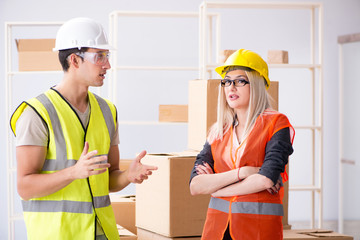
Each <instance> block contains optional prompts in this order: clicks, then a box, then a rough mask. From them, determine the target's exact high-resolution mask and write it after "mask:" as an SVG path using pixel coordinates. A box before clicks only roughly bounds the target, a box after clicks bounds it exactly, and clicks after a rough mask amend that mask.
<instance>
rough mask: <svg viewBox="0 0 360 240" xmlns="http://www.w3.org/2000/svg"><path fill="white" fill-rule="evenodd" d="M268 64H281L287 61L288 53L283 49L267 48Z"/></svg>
mask: <svg viewBox="0 0 360 240" xmlns="http://www.w3.org/2000/svg"><path fill="white" fill-rule="evenodd" d="M267 57H268V59H267V63H268V64H273V63H274V64H282V63H289V54H288V52H287V51H283V50H269V51H268V56H267Z"/></svg>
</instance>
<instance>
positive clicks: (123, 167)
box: [119, 159, 133, 171]
mask: <svg viewBox="0 0 360 240" xmlns="http://www.w3.org/2000/svg"><path fill="white" fill-rule="evenodd" d="M132 161H133V159H120V161H119V169H120V170H121V171H125V170H127V169H128V168H129V166H130V164H131V162H132Z"/></svg>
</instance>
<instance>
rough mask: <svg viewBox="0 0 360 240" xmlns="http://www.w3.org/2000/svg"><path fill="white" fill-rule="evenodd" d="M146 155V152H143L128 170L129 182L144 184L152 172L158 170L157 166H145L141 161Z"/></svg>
mask: <svg viewBox="0 0 360 240" xmlns="http://www.w3.org/2000/svg"><path fill="white" fill-rule="evenodd" d="M145 155H146V151H142V152H141V153H140V154H139V155H138V156H137V157H136V158H135V159H134V160H133V161H132V163H131V164H130V166H129V169H128V180H129V181H130V182H132V183H142V182H143V181H144V180H145V179H148V176H149V175H151V174H152V171H154V170H157V167H155V166H148V165H143V164H142V163H141V159H142V158H143V157H144V156H145Z"/></svg>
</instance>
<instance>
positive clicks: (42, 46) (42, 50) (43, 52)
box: [16, 39, 62, 71]
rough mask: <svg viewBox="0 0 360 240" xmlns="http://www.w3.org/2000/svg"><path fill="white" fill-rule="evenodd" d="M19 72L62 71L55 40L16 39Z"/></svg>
mask: <svg viewBox="0 0 360 240" xmlns="http://www.w3.org/2000/svg"><path fill="white" fill-rule="evenodd" d="M16 46H17V49H18V52H19V71H60V70H62V68H61V65H60V62H59V58H58V53H57V52H53V50H52V49H53V48H54V47H55V39H16Z"/></svg>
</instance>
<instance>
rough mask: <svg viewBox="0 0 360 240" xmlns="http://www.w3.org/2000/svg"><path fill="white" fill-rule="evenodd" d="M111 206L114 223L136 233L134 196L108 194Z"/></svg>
mask: <svg viewBox="0 0 360 240" xmlns="http://www.w3.org/2000/svg"><path fill="white" fill-rule="evenodd" d="M110 201H111V206H112V208H113V211H114V215H115V220H116V224H118V225H120V226H122V227H124V228H125V229H127V230H129V231H130V232H132V233H133V234H136V231H137V229H136V227H135V202H136V200H135V197H134V196H122V195H114V194H110Z"/></svg>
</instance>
